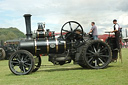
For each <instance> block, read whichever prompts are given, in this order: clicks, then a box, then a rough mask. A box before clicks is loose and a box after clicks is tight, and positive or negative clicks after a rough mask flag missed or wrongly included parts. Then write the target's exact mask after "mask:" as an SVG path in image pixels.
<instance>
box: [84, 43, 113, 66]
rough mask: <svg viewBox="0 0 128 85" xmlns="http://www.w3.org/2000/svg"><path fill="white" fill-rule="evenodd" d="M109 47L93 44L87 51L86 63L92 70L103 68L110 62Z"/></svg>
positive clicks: (102, 44)
mask: <svg viewBox="0 0 128 85" xmlns="http://www.w3.org/2000/svg"><path fill="white" fill-rule="evenodd" d="M110 56H111V55H110V51H109V47H108V46H107V45H105V44H104V43H93V44H91V45H90V46H88V48H87V50H86V58H85V60H86V62H87V64H88V65H90V66H91V67H92V68H102V67H104V66H106V65H107V64H108V63H109V60H110Z"/></svg>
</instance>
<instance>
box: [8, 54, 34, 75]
mask: <svg viewBox="0 0 128 85" xmlns="http://www.w3.org/2000/svg"><path fill="white" fill-rule="evenodd" d="M9 63H10V69H11V70H12V72H13V73H15V74H18V75H22V74H27V73H28V72H29V71H30V70H31V68H32V59H31V58H30V56H29V55H27V54H26V53H17V54H14V55H13V57H11V59H10V61H9Z"/></svg>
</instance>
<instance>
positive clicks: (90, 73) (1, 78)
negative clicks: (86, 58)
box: [0, 49, 128, 85]
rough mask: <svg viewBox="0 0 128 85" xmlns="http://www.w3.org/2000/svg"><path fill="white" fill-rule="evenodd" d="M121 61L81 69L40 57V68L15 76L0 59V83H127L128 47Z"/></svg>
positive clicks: (44, 84) (1, 84) (86, 84)
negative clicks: (98, 67) (59, 64)
mask: <svg viewBox="0 0 128 85" xmlns="http://www.w3.org/2000/svg"><path fill="white" fill-rule="evenodd" d="M122 52H123V63H122V64H121V63H120V60H118V62H117V63H111V64H110V65H109V67H108V68H106V69H99V70H95V69H93V70H90V69H82V68H81V67H80V66H78V65H73V64H67V65H64V66H54V65H52V64H51V63H50V62H48V60H47V57H42V66H41V68H40V69H39V70H38V71H37V72H35V73H32V74H29V75H23V76H16V75H14V74H12V73H11V72H10V70H9V68H8V61H0V85H128V49H123V50H122Z"/></svg>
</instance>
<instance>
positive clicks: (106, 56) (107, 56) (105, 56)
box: [100, 55, 109, 58]
mask: <svg viewBox="0 0 128 85" xmlns="http://www.w3.org/2000/svg"><path fill="white" fill-rule="evenodd" d="M100 56H101V57H107V58H108V57H109V56H108V55H100Z"/></svg>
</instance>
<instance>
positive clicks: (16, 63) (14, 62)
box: [11, 60, 19, 66]
mask: <svg viewBox="0 0 128 85" xmlns="http://www.w3.org/2000/svg"><path fill="white" fill-rule="evenodd" d="M11 63H12V64H13V65H14V66H19V62H18V61H16V60H15V61H14V60H13V61H11Z"/></svg>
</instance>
